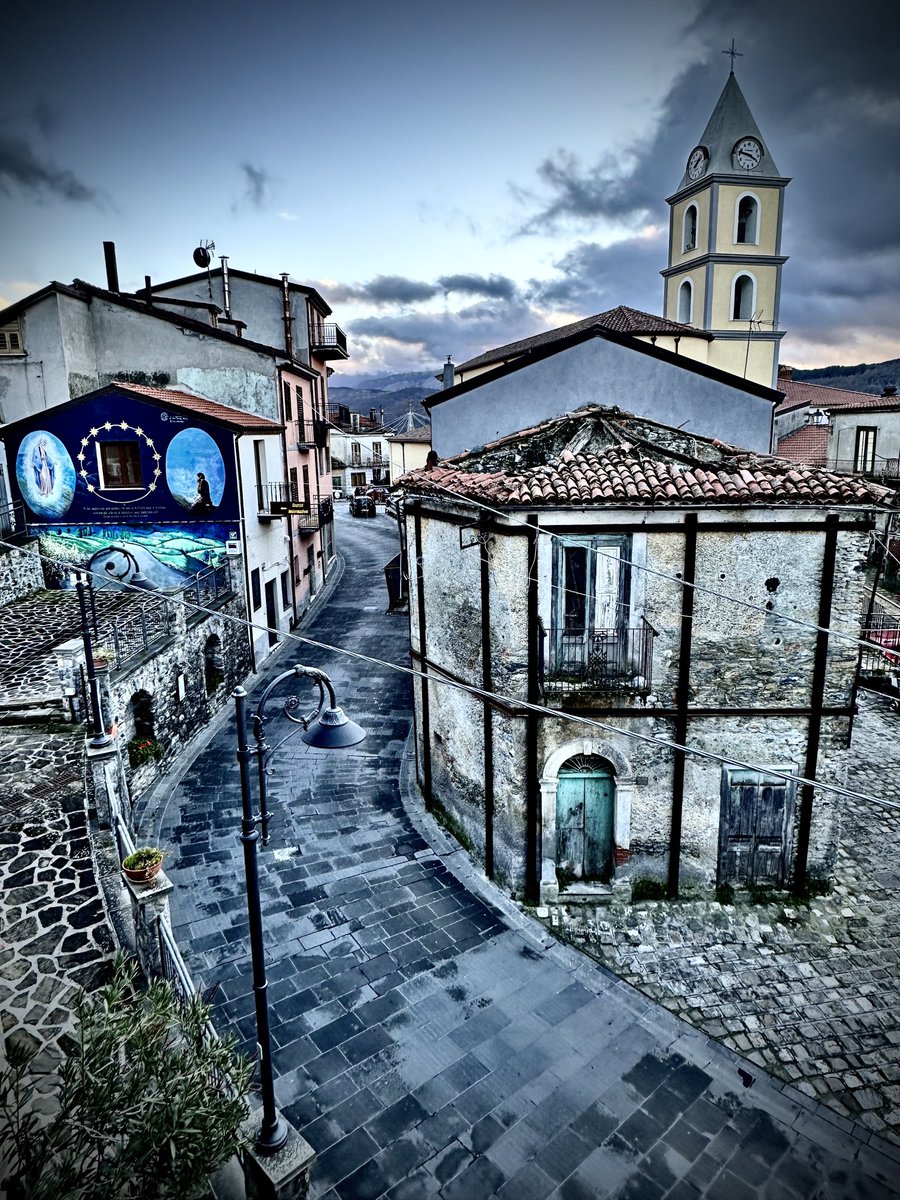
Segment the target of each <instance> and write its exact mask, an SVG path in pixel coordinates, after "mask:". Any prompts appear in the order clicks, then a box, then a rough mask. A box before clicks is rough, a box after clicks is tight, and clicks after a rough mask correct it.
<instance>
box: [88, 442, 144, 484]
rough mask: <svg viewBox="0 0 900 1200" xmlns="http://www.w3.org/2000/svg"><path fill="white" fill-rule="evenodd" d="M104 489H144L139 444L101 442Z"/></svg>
mask: <svg viewBox="0 0 900 1200" xmlns="http://www.w3.org/2000/svg"><path fill="white" fill-rule="evenodd" d="M97 449H98V450H99V453H100V479H101V484H100V486H101V487H102V488H135V487H143V486H144V483H143V478H142V476H141V451H140V446H139V444H138V443H137V442H100V443H99V444H98V447H97Z"/></svg>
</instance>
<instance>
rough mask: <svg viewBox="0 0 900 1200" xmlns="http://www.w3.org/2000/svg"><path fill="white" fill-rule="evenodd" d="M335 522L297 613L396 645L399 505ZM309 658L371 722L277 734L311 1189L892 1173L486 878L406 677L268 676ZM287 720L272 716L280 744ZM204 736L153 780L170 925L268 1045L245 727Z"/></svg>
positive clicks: (270, 858) (345, 637)
mask: <svg viewBox="0 0 900 1200" xmlns="http://www.w3.org/2000/svg"><path fill="white" fill-rule="evenodd" d="M337 534H338V541H339V546H340V549H341V552H342V555H343V557H344V561H345V570H344V576H343V578H342V579H341V580H340V581H339V583H338V584H337V587H336V590H335V592H334V594H333V596H332V597H331V599H330V602H329V603H328V604H327V605H326V606H324V607H323V608H322V609H321V610H320V612H319V615H318V616H317V617H316V618H315V619H314V620H313V621H312V622H310V623H309V624H305V625H304V627H303V631H302V632H303V633H304V634H305V635H306V636H308V637H310V638H315V639H316V640H318V641H320V642H323V643H329V644H332V645H340V646H343V647H346V648H348V649H351V650H353V651H356V652H358V653H363V654H366V653H370V654H373V655H376V656H377V657H379V658H382V659H386V660H388V661H392V662H406V661H407V659H406V651H407V628H406V621H405V618H404V617H398V616H390V615H387V614H386V612H385V607H386V593H385V589H384V581H383V573H382V567H383V566H384V564H385V563H386V562H387V561H388V559H390V558H391V557H392V556H393V554H394V553H395V552H396V531H395V528H394V526H393V524H392V523H391V522H390V521H389V520H388V519H387V518H384V517H381V516H379V518H378V520H377V521H365V522H363V521H354V520H351V519H350V518H348V517H347V515H346V510H344V509H343V508H341V510H340V512H339V515H338V529H337ZM298 659H299V660H301V661H304V662H307V663H310V664H314V665H319V666H322V667H324V668H325V669H326V670H327V671H328V672H329V674H331V675H332V677H333V678H334V681H335V685H336V689H337V694H338V699H339V703H341V704H342V705H343V706H344V707H345V709H346V710H347V712H348V714H349V715H350V716H352V717H354V718H355V719H358V720H359V721H361V722H362V723H363V724H364V725H365V726H366V728H367V729H368V731H369V733H368V737H367V738H366V740H365V741H364V742H363V743H362V744H361V745H360V746H358V747H356V748H355V749H353V750H350V751H345V752H340V753H338V752H323V751H314V750H311V749H309V748H308V747H306V746H305V745H304V744H303V743H302V742H301V741H300V740H299V738H298V737H294V738H292V739H290V740H288V741H286V742H285V744H284V745H283V746H282V747H281V749H280V750H279V751H278V754H277V756H276V758H275V762H274V766H273V774H272V776H271V779H270V797H271V799H272V801H273V808H274V810H275V814H276V821H275V823H274V825H273V829H272V835H273V836H272V841H271V843H270V845H269V847H268V848H267V849H265V850H263V851H262V852H261V859H260V861H261V876H262V890H263V903H264V916H265V922H266V944H267V955H268V962H269V980H270V987H269V993H270V1002H271V1007H272V1014H273V1034H274V1040H275V1053H274V1062H275V1069H276V1075H277V1082H276V1087H277V1093H278V1097H279V1103H280V1104H281V1106H282V1108H283V1110H284V1112H285V1113H286V1115H287V1116H288V1117H289V1118H290V1119H291V1121H292V1122H293V1123H294V1125H295V1126H296V1127H297V1128H298V1129H299V1130H300V1131H301V1132H302V1133H303V1135H304V1137H306V1138H307V1140H308V1141H309V1142H310V1143H311V1144H312V1145H313V1147H314V1148H315V1150H316V1151H317V1158H316V1161H315V1163H314V1165H313V1171H312V1179H311V1196H312V1197H313V1200H338V1198H340V1200H366V1198H372V1200H375V1198H376V1197H380V1196H384V1197H391V1198H392V1200H416V1198H418V1197H433V1196H440V1197H443V1198H444V1200H482V1198H484V1200H486V1198H488V1197H492V1196H497V1197H504V1198H508V1200H531V1198H534V1200H538V1198H541V1197H552V1198H553V1200H588V1198H594V1197H605V1196H609V1197H614V1196H615V1197H622V1198H623V1200H625V1198H630V1200H656V1198H657V1197H659V1198H661V1197H669V1198H670V1200H689V1198H693V1197H700V1196H705V1197H712V1198H716V1200H717V1198H724V1200H744V1198H745V1197H746V1198H750V1197H756V1196H769V1197H777V1198H779V1200H780V1198H787V1200H791V1198H793V1197H809V1198H813V1197H815V1198H818V1200H830V1198H832V1197H845V1198H846V1200H866V1198H875V1197H887V1196H894V1195H898V1194H900V1184H898V1183H895V1182H894V1181H895V1179H897V1178H898V1177H900V1148H898V1147H897V1145H896V1144H893V1143H891V1142H889V1141H886V1140H885V1139H883V1138H882V1137H880V1136H879V1134H878V1133H877V1132H875V1131H874V1130H873V1129H872V1128H871V1127H870V1125H869V1124H867V1123H866V1122H864V1121H862V1120H859V1119H856V1117H855V1116H853V1115H849V1116H848V1115H844V1114H842V1113H840V1112H838V1111H837V1110H836V1109H835V1108H834V1107H829V1106H826V1105H824V1104H822V1103H820V1102H819V1101H818V1100H817V1099H815V1098H814V1097H813V1096H811V1095H808V1094H805V1093H804V1091H801V1090H800V1089H799V1088H795V1087H793V1086H791V1084H789V1083H788V1082H786V1081H785V1080H782V1079H776V1078H773V1077H771V1076H770V1075H768V1074H766V1073H765V1072H764V1071H762V1070H760V1069H759V1067H758V1066H757V1065H756V1064H755V1063H754V1062H752V1061H750V1060H749V1059H747V1058H744V1057H741V1056H739V1055H738V1054H737V1053H735V1052H734V1051H733V1050H732V1049H730V1048H728V1047H727V1046H722V1045H720V1044H719V1042H717V1041H716V1040H714V1039H713V1038H711V1037H710V1036H708V1034H707V1033H706V1032H704V1031H703V1030H700V1029H695V1028H693V1027H692V1026H691V1025H690V1024H688V1023H686V1022H685V1021H683V1020H681V1019H679V1018H678V1017H677V1016H676V1015H675V1014H673V1013H671V1012H669V1011H667V1010H666V1008H665V1007H662V1006H660V1005H659V1004H657V1003H656V1002H655V1001H654V1000H653V999H651V998H650V997H649V996H646V995H644V994H642V993H641V992H640V991H638V990H636V989H635V988H633V987H631V986H630V984H629V983H628V982H626V981H623V980H621V979H619V978H617V977H616V976H615V975H614V974H613V973H612V972H611V971H609V970H607V969H606V968H605V967H603V966H602V965H599V964H597V963H596V962H594V961H593V960H592V959H591V958H589V957H588V956H586V955H584V954H582V953H581V952H580V951H578V950H576V949H573V948H572V947H569V946H566V945H562V944H560V943H559V942H558V941H557V940H556V938H555V937H554V936H553V934H552V933H551V932H550V931H548V930H547V929H545V928H544V927H542V925H541V924H540V923H539V922H537V921H535V920H534V919H532V918H531V917H530V916H528V915H527V914H525V913H523V912H521V911H519V909H518V908H516V906H514V905H513V904H511V903H510V902H508V901H505V900H504V899H503V898H502V897H501V896H500V894H499V893H498V892H496V891H495V890H494V889H493V888H491V887H490V886H489V885H488V884H486V883H485V881H484V880H483V879H482V878H481V876H480V874H479V873H478V871H477V870H476V869H475V868H473V867H472V865H471V864H470V863H469V860H468V858H467V856H466V855H465V854H464V852H463V851H461V850H460V849H459V847H458V846H457V844H456V843H455V842H453V841H452V839H450V838H449V837H447V836H446V835H445V834H443V833H442V832H441V831H440V830H439V829H438V827H437V826H436V825H435V824H434V822H433V821H432V820H431V819H430V818H429V817H426V816H425V815H424V814H423V813H422V811H421V808H420V807H419V806H418V804H417V801H416V792H415V788H414V787H413V785H412V773H411V763H410V759H409V755H408V754H407V753H406V746H407V740H406V739H407V732H408V728H409V722H410V685H409V680H408V678H407V677H404V676H403V675H402V674H400V673H398V672H395V671H392V670H390V669H388V668H384V667H377V666H374V665H372V664H368V663H364V662H359V661H354V660H351V659H348V658H347V657H345V656H343V655H336V654H333V653H329V652H328V651H326V650H323V649H319V648H317V647H314V646H305V647H296V646H287V647H285V648H284V649H283V650H281V651H280V652H279V654H278V655H277V656H276V661H275V662H273V663H271V664H270V665H269V666H267V668H266V670H265V671H264V672H263V673H262V677H261V679H260V685H261V684H262V683H264V682H266V681H268V680H269V679H271V678H272V677H273V676H274V674H275V673H277V672H278V671H279V670H283V669H285V668H286V667H287V666H289V665H290V664H291V663H292V662H294V661H296V660H298ZM270 711H273V712H274V711H276V710H275V709H274V708H270ZM286 725H287V722H286V719H285V718H284V717H283V716H280V715H276V716H274V717H273V719H272V721H271V724H270V727H269V741H270V743H271V744H273V745H274V744H276V743H277V742H278V741H279V740H280V739H281V737H282V736H283V735H284V734H285V733H287V732H288V729H287V728H286ZM201 742H202V744H201V746H200V747H199V749H198V750H197V752H196V753H195V754H194V756H193V759H192V760H190V759H188V760H186V765H185V768H184V770H183V771H182V773H181V774H180V776H179V777H177V778H174V777H173V778H170V780H169V781H167V782H166V783H165V784H164V785H163V786H161V787H158V788H157V789H156V790H155V791H154V792H153V793H152V794H151V795H150V796H149V797H148V798H147V801H146V803H145V805H144V806H143V810H142V835H146V836H156V835H157V834H158V836H159V837H160V839H161V842H162V843H163V844H164V845H166V846H168V847H169V848H170V850H171V857H170V859H169V860H168V863H167V870H168V871H169V874H170V877H171V878H172V880H173V881H174V883H175V885H176V890H175V894H174V898H173V901H172V911H173V921H174V923H175V927H176V933H177V936H178V939H179V942H180V944H181V945H182V947H183V948H184V950H185V952H186V954H187V957H188V961H189V964H190V966H191V968H192V970H193V972H194V974H195V978H196V979H197V980H198V982H199V983H201V985H202V986H203V987H204V988H208V989H214V997H215V1013H216V1019H217V1022H218V1024H219V1026H220V1027H221V1028H223V1029H230V1030H233V1031H234V1032H235V1033H236V1034H237V1036H238V1038H239V1039H240V1041H241V1043H242V1045H243V1046H244V1048H245V1049H246V1050H248V1051H252V1049H253V1046H254V1040H255V1033H254V1021H253V997H252V992H251V984H250V975H249V961H248V949H247V945H246V941H245V915H244V905H245V900H244V889H243V883H242V863H241V851H240V844H239V841H238V833H239V825H240V818H239V813H240V803H239V794H238V776H237V764H236V762H235V757H234V733H233V726H232V723H231V722H230V721H224V720H219V721H217V722H215V723H214V726H213V727H212V729H211V730H210V731H209V733H208V734H207V735H205V736H204V737H203V738H202V739H201ZM401 774H402V776H403V778H402V779H401ZM404 801H405V803H404ZM876 836H877V835H876ZM846 920H848V921H849V920H850V918H849V917H848V918H846ZM749 986H750V987H751V990H752V983H750V985H749ZM788 1003H789V1000H788V999H786V1000H785V1007H786V1006H787V1005H788ZM723 1024H724V1022H723ZM802 1036H803V1033H802V1029H801V1031H800V1032H799V1033H798V1037H801V1038H802Z"/></svg>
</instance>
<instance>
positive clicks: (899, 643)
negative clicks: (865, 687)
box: [859, 604, 900, 676]
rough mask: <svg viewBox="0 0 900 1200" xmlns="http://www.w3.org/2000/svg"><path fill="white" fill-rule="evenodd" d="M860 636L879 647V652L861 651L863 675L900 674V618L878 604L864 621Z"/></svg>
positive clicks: (860, 667)
mask: <svg viewBox="0 0 900 1200" xmlns="http://www.w3.org/2000/svg"><path fill="white" fill-rule="evenodd" d="M860 636H861V637H862V638H863V640H864V641H866V642H871V643H872V645H873V646H878V647H879V649H877V650H866V649H865V648H862V649H861V651H860V656H859V669H860V674H861V675H863V676H867V675H868V676H873V675H881V676H883V675H886V674H900V617H898V616H895V615H894V613H889V612H887V611H886V610H885V609H883V608H882V607H881V606H880V605H878V604H876V605H875V606H874V608H873V610H872V612H871V614H870V615H869V616H868V618H864V619H863V621H862V624H861V628H860Z"/></svg>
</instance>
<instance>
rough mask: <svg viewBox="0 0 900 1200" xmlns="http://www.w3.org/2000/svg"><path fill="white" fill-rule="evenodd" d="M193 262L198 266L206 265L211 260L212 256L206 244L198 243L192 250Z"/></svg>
mask: <svg viewBox="0 0 900 1200" xmlns="http://www.w3.org/2000/svg"><path fill="white" fill-rule="evenodd" d="M194 262H195V263H196V264H197V266H198V267H208V266H209V264H210V263H211V262H212V257H211V255H210V253H209V250H208V249H207V248H206V246H203V245H200V246H198V247H197V249H196V250H195V251H194Z"/></svg>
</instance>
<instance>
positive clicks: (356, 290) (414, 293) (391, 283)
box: [327, 275, 440, 307]
mask: <svg viewBox="0 0 900 1200" xmlns="http://www.w3.org/2000/svg"><path fill="white" fill-rule="evenodd" d="M327 291H328V296H329V298H330V299H331V300H333V301H337V302H339V303H340V302H341V301H345V302H346V301H357V302H362V303H368V304H374V305H375V306H376V307H381V306H382V305H388V304H402V305H406V304H416V303H421V302H422V301H425V300H430V299H431V298H432V297H433V296H437V295H438V294H439V292H440V288H438V287H437V286H436V285H435V284H433V283H424V282H423V281H421V280H418V279H407V278H405V277H404V276H403V275H376V276H375V278H374V279H370V280H369V282H368V283H344V284H337V285H333V284H329V285H328V287H327Z"/></svg>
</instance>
